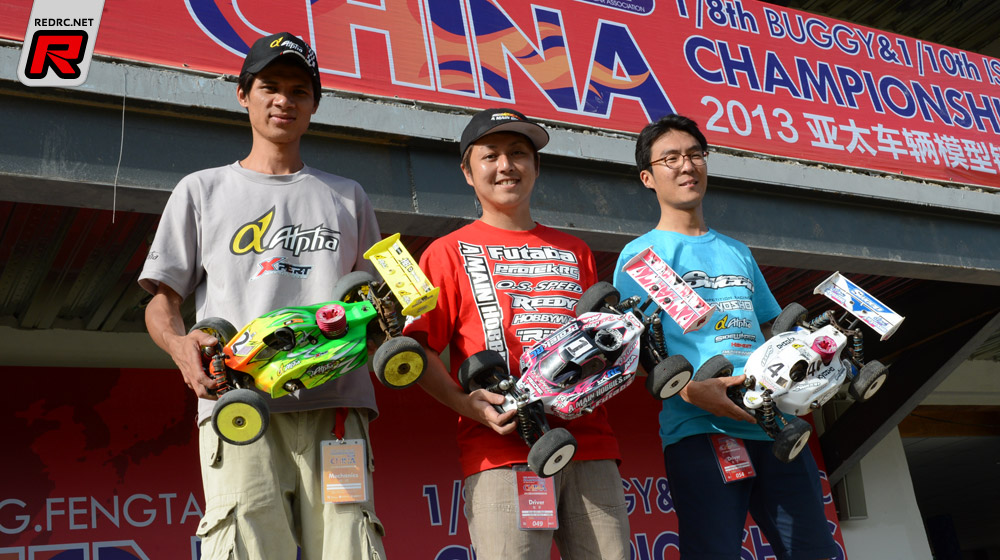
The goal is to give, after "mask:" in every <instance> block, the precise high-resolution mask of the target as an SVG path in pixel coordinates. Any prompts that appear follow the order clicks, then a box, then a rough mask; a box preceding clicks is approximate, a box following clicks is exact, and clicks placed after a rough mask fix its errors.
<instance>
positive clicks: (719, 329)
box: [614, 115, 839, 560]
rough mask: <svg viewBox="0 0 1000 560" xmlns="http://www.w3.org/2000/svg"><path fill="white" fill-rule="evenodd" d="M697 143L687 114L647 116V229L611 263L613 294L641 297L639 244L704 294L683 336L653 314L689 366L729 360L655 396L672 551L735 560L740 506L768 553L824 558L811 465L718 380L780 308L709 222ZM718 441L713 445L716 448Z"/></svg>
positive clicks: (737, 380)
mask: <svg viewBox="0 0 1000 560" xmlns="http://www.w3.org/2000/svg"><path fill="white" fill-rule="evenodd" d="M707 156H708V143H707V141H706V140H705V136H704V134H702V132H701V131H700V130H699V129H698V125H697V124H695V123H694V121H692V120H690V119H688V118H686V117H682V116H679V115H668V116H666V117H663V118H662V119H660V120H659V121H657V122H655V123H651V124H649V125H647V126H646V127H645V128H644V129H643V130H642V132H641V133H640V134H639V138H638V140H637V142H636V148H635V158H636V167H637V168H638V170H639V178H640V179H641V180H642V183H643V185H645V187H646V188H647V189H649V190H651V191H653V193H654V194H655V195H656V200H657V202H658V203H659V206H660V221H659V222H658V223H657V225H656V229H653V230H652V231H650V232H648V233H646V234H644V235H642V236H641V237H639V238H637V239H635V240H634V241H632V242H631V243H629V244H628V245H626V246H625V248H624V249H623V250H622V253H621V255H620V256H619V258H618V264H617V266H616V267H615V278H614V281H615V287H617V288H618V290H619V291H620V292H621V297H622V298H623V299H624V298H627V297H629V296H632V295H640V296H642V297H643V298H644V297H645V292H643V290H642V288H640V287H639V286H638V284H636V283H635V281H634V280H633V279H632V278H631V277H630V276H629V275H628V274H627V273H625V272H623V271H622V267H623V265H624V264H625V263H626V262H627V261H628V260H629V259H631V258H632V257H634V256H635V255H637V254H638V253H640V252H642V251H643V250H644V249H646V248H647V247H652V248H653V251H654V252H656V254H657V255H659V256H660V258H662V259H663V260H665V261H666V262H667V263H668V264H669V265H670V266H671V267H672V268H673V269H674V270H675V271H676V272H677V273H678V274H679V275H680V276H681V277H682V278H684V280H685V281H686V282H687V283H688V284H689V285H690V286H691V287H692V288H694V289H695V291H696V292H697V293H698V295H700V296H701V297H702V298H703V299H704V300H705V301H706V302H708V303H709V304H711V305H715V306H716V307H717V311H716V312H715V315H713V316H712V317H711V320H710V321H709V322H708V323H707V324H706V325H705V326H704V327H702V328H701V329H699V330H697V331H694V332H691V333H688V334H686V335H685V334H683V333H682V329H681V328H680V327H679V326H678V325H677V324H676V323H675V322H674V321H673V320H672V319H670V318H669V317H667V316H666V315H665V314H664V315H663V316H662V317H661V319H662V321H663V327H664V333H665V335H666V342H667V350H668V351H669V352H670V354H683V355H684V357H686V358H687V359H688V361H690V362H691V364H692V365H694V367H695V368H697V367H698V366H699V365H701V364H703V363H705V361H706V360H708V359H709V358H711V357H712V356H715V355H720V354H721V355H723V356H725V357H726V358H728V359H729V360H730V361H731V362H732V364H733V366H734V372H733V376H732V377H724V378H716V379H709V380H707V381H701V382H691V383H689V384H688V385H687V386H686V387H685V388H684V390H682V391H681V393H680V395H681V397H682V399H683V400H682V399H667V400H665V401H663V410H662V412H661V413H660V438H661V440H662V442H663V460H664V465H665V467H666V471H667V480H668V481H669V483H670V491H671V495H672V497H673V502H674V507H675V509H676V511H677V519H678V532H679V537H680V552H681V558H682V559H684V560H690V559H722V558H725V559H731V558H739V557H740V550H741V547H742V542H743V527H744V525H745V522H746V515H747V513H748V512H749V513H750V514H751V515H752V516H753V518H754V521H755V522H756V524H757V525H758V526H759V527H760V528H761V530H762V531H763V532H764V535H765V536H766V537H767V540H768V542H769V543H770V544H771V547H772V548H773V550H774V553H775V554H776V556H777V557H778V559H779V560H786V559H803V560H806V559H808V560H815V559H818V558H831V557H834V556H836V555H837V554H838V552H839V549H838V547H837V545H836V543H834V541H833V537H832V535H831V533H830V530H829V529H828V528H827V522H826V517H825V515H824V511H823V497H822V491H821V487H820V479H819V473H818V470H817V468H816V463H815V461H814V460H813V458H812V456H811V455H810V454H809V453H802V454H800V455H799V456H798V457H797V458H796V459H795V460H794V461H792V462H791V463H788V464H786V463H783V462H781V461H779V460H778V459H777V458H775V456H774V455H773V453H772V452H771V446H772V443H773V441H772V440H771V439H770V437H768V435H767V434H766V433H765V432H764V431H763V430H762V429H761V428H760V427H759V426H757V425H755V423H754V418H753V416H751V415H750V414H748V413H747V412H746V411H745V410H743V409H742V408H740V407H739V406H737V405H736V404H734V403H733V402H732V401H731V400H730V399H729V398H728V397H727V396H726V389H727V388H728V387H730V386H733V385H739V384H741V383H742V382H743V380H744V377H745V376H744V375H743V374H742V373H743V365H744V364H745V363H746V360H747V356H749V355H750V353H751V352H753V350H754V349H755V348H757V347H758V346H760V345H761V343H763V341H764V340H765V339H766V337H767V336H769V335H770V332H769V331H770V328H769V324H768V323H770V321H771V320H773V319H774V318H775V317H776V316H777V315H778V313H779V312H780V311H781V309H780V308H779V306H778V303H777V301H775V299H774V296H772V295H771V292H770V290H769V289H768V287H767V283H766V282H765V281H764V277H763V276H762V275H761V272H760V268H759V267H758V266H757V263H756V261H755V260H754V258H753V255H751V254H750V250H749V249H748V248H747V247H746V245H744V244H743V243H740V242H739V241H736V240H735V239H732V238H730V237H727V236H725V235H722V234H721V233H719V232H717V231H715V230H713V229H710V228H709V227H708V225H707V224H706V223H705V217H704V213H703V212H702V201H703V200H704V198H705V191H706V188H707V185H708V162H707V159H706V158H707ZM720 448H723V449H726V450H727V451H726V452H719V451H717V450H718V449H720ZM734 453H742V454H743V455H744V456H746V457H749V459H750V462H751V464H752V467H751V468H747V469H744V470H743V471H742V472H741V475H742V478H735V477H729V478H735V479H734V480H727V477H726V476H724V474H723V473H724V469H723V468H722V467H723V464H722V462H724V461H725V459H726V456H727V455H729V456H731V455H733V454H734Z"/></svg>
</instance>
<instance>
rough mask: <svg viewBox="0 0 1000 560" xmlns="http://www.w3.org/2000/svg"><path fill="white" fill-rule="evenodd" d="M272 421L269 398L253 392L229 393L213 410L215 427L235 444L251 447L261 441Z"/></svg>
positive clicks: (223, 396)
mask: <svg viewBox="0 0 1000 560" xmlns="http://www.w3.org/2000/svg"><path fill="white" fill-rule="evenodd" d="M269 421H270V412H269V410H268V406H267V398H266V397H264V396H263V395H261V394H260V393H256V392H254V391H251V390H250V389H234V390H232V391H228V392H226V393H225V394H224V395H222V397H220V398H219V400H218V402H216V403H215V408H214V409H213V410H212V428H213V429H214V430H215V433H216V434H218V435H219V437H220V438H222V440H223V441H225V442H226V443H229V444H232V445H249V444H251V443H253V442H255V441H257V440H259V439H260V438H261V437H263V436H264V432H266V431H267V426H268V423H269Z"/></svg>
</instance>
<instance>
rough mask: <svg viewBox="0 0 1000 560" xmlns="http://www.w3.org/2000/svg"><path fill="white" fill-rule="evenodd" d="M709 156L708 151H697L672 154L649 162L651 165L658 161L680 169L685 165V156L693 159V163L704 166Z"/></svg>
mask: <svg viewBox="0 0 1000 560" xmlns="http://www.w3.org/2000/svg"><path fill="white" fill-rule="evenodd" d="M707 157H708V152H695V153H693V154H670V155H667V156H663V157H661V158H660V159H654V160H653V161H651V162H649V165H650V166H654V165H656V164H658V163H662V164H663V165H664V166H666V167H667V169H680V168H681V167H682V166H683V165H684V158H688V160H690V161H691V165H694V166H697V167H702V166H703V165H705V163H706V162H705V158H707Z"/></svg>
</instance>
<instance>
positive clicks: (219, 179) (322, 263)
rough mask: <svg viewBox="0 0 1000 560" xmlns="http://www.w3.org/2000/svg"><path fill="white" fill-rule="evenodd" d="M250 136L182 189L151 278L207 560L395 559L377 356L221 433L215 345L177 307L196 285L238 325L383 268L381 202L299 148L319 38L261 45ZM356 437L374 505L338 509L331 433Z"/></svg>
mask: <svg viewBox="0 0 1000 560" xmlns="http://www.w3.org/2000/svg"><path fill="white" fill-rule="evenodd" d="M236 96H237V100H238V101H239V103H240V105H241V106H243V107H244V108H246V110H247V112H248V115H249V120H250V126H251V129H252V135H253V144H252V146H251V149H250V153H249V154H248V155H247V156H246V157H245V158H244V159H242V160H240V161H237V162H235V163H232V164H230V165H227V166H223V167H218V168H214V169H206V170H203V171H199V172H196V173H193V174H191V175H188V176H187V177H185V178H183V179H182V180H181V181H180V183H178V185H177V187H176V188H175V189H174V191H173V192H172V194H171V196H170V199H169V201H168V202H167V205H166V207H165V208H164V211H163V217H162V218H161V220H160V225H159V228H158V230H157V233H156V237H155V239H154V240H153V243H152V245H151V247H150V251H149V256H148V257H147V259H146V263H145V265H144V267H143V270H142V273H141V274H140V277H139V283H140V285H141V286H142V287H143V288H145V289H146V290H147V291H149V292H150V293H152V294H153V298H152V300H151V301H150V303H149V305H148V306H147V308H146V326H147V328H148V330H149V334H150V337H152V339H153V341H154V342H155V343H156V344H157V345H158V346H159V347H160V348H162V349H163V350H164V351H166V352H167V353H168V354H170V356H171V358H173V360H174V363H176V364H177V367H178V368H179V369H180V371H181V375H182V376H183V378H184V382H185V383H186V384H187V385H188V387H190V388H191V390H192V391H194V393H195V394H196V395H197V396H198V397H199V406H198V425H199V433H200V436H199V437H200V457H201V471H202V483H203V485H204V490H205V517H204V518H203V519H202V522H201V523H200V524H199V527H198V532H197V534H198V536H199V537H201V539H202V543H201V557H202V558H203V559H206V560H214V559H224V558H237V559H254V560H256V559H262V560H263V559H266V560H284V559H288V560H292V559H294V558H296V555H297V549H301V557H302V558H304V559H310V558H317V559H318V558H323V559H324V560H326V559H331V558H344V559H355V558H373V557H377V558H384V557H385V552H384V549H383V547H382V534H383V529H382V526H381V523H380V522H379V521H378V518H377V517H376V516H375V510H374V506H373V497H372V492H371V489H370V487H371V471H372V468H373V467H372V465H373V464H374V463H373V461H372V457H371V446H370V445H369V444H368V423H369V421H370V420H372V419H374V418H375V416H376V415H377V409H376V407H375V396H374V391H373V387H372V382H371V377H370V375H369V374H368V371H367V369H366V367H365V366H362V367H361V368H359V369H360V370H361V371H355V372H349V373H347V374H345V375H343V376H341V377H339V378H337V379H336V380H334V381H331V382H328V383H326V384H324V385H321V386H318V387H314V388H312V389H309V390H304V391H299V392H298V393H297V394H294V395H292V396H288V397H283V398H280V399H276V400H274V401H271V402H270V403H269V404H270V407H271V411H272V414H271V419H270V425H269V427H268V429H267V431H266V432H265V434H264V437H262V438H261V439H260V440H258V441H256V442H254V443H251V444H249V445H245V446H235V445H230V444H228V443H224V442H222V441H221V440H220V439H219V437H218V436H217V435H216V433H215V431H214V430H213V429H212V427H211V423H210V422H209V418H210V417H211V411H212V406H213V404H214V400H212V399H214V397H213V396H211V394H210V391H209V389H210V388H212V387H213V386H214V381H213V380H212V378H211V377H209V376H208V374H207V373H206V372H205V370H204V369H203V367H202V357H201V351H200V348H201V347H202V346H211V345H213V344H215V343H216V339H215V338H213V337H212V336H210V335H209V334H207V333H205V332H203V331H200V330H196V331H193V332H190V333H186V330H185V326H184V323H183V320H182V317H181V312H180V307H181V303H182V302H183V300H184V299H185V298H187V297H188V296H190V295H192V294H193V295H194V303H195V310H196V315H197V318H198V319H199V320H200V319H203V318H206V317H222V318H224V319H227V320H228V321H230V322H231V323H233V324H234V325H236V326H237V327H240V326H242V325H245V324H246V323H248V322H249V321H250V320H252V319H254V318H255V317H258V316H260V315H262V314H264V313H267V312H269V311H271V310H273V309H276V308H279V307H287V306H300V305H309V304H314V303H317V302H322V301H326V300H329V299H330V297H331V293H332V289H333V286H334V284H335V283H336V281H337V279H338V278H340V277H341V276H343V275H345V274H347V273H349V272H351V271H353V270H368V271H371V268H370V265H369V263H368V262H367V261H366V260H365V259H364V257H363V253H364V251H365V250H366V249H367V248H368V247H370V246H371V245H373V244H374V243H376V242H377V241H379V240H380V239H381V236H380V234H379V228H378V224H377V223H376V220H375V213H374V210H373V208H372V205H371V202H370V201H369V200H368V197H367V195H366V194H365V192H364V191H363V190H362V188H361V186H360V185H359V184H358V183H357V182H355V181H352V180H350V179H345V178H343V177H338V176H336V175H331V174H328V173H324V172H322V171H318V170H316V169H312V168H310V167H309V166H307V165H305V164H304V163H303V161H302V158H301V155H300V151H299V144H300V141H301V138H302V135H303V134H304V133H305V132H306V129H307V128H308V127H309V122H310V119H311V117H312V115H313V114H314V113H315V112H316V108H317V107H318V105H319V99H320V79H319V67H318V65H317V63H316V55H315V53H314V52H313V50H312V48H311V47H310V46H309V45H308V44H306V43H305V42H304V41H302V40H301V39H299V38H297V37H295V36H294V35H292V34H290V33H278V34H274V35H271V36H268V37H262V38H261V39H259V40H257V41H256V42H255V43H254V44H253V46H252V47H251V48H250V50H249V52H248V53H247V57H246V60H245V61H244V64H243V68H242V70H241V72H240V77H239V83H238V86H237V90H236ZM334 433H335V434H336V437H338V438H342V439H345V440H359V441H360V442H361V443H362V447H363V448H364V449H365V451H366V455H367V464H366V467H367V468H366V469H365V472H366V477H365V478H366V481H365V482H366V484H367V485H368V487H369V491H368V492H367V500H366V501H361V502H351V503H332V502H331V503H328V499H326V498H325V496H324V491H323V484H322V480H321V478H322V472H323V469H322V465H321V464H320V463H321V456H322V453H321V450H322V447H323V441H324V440H332V439H334V436H333V435H332V434H334Z"/></svg>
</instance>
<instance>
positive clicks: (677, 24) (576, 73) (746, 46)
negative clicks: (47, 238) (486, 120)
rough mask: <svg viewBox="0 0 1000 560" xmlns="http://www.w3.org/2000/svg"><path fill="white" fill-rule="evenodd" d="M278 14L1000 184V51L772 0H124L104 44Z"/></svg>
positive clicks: (415, 58) (408, 69) (292, 22)
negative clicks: (981, 51)
mask: <svg viewBox="0 0 1000 560" xmlns="http://www.w3.org/2000/svg"><path fill="white" fill-rule="evenodd" d="M31 3H32V0H6V1H5V5H4V15H5V17H4V18H2V20H0V37H6V38H12V39H16V40H23V38H24V33H25V29H26V26H27V23H28V21H27V20H28V17H29V13H30V9H31ZM276 31H289V32H292V33H295V34H297V35H300V36H302V37H304V38H306V39H307V40H308V41H309V42H310V43H311V44H313V45H314V46H315V48H316V51H317V55H318V59H319V64H320V67H321V71H322V75H323V84H324V86H325V87H329V88H334V89H338V90H343V91H350V92H358V93H362V94H370V95H378V96H386V97H395V98H402V99H409V100H418V101H427V102H434V103H441V104H446V105H457V106H468V107H477V108H484V107H489V106H495V105H511V104H516V105H517V106H518V107H519V108H520V109H522V110H523V111H524V112H525V113H527V114H529V115H532V116H535V117H538V118H542V119H548V120H552V121H563V122H569V123H574V124H579V125H586V126H592V127H598V128H603V129H610V130H617V131H626V132H638V130H639V129H641V128H642V126H643V125H644V124H645V123H646V122H648V121H649V120H651V119H655V118H658V117H660V116H662V115H664V114H667V113H671V112H676V113H680V114H684V115H688V116H690V117H692V118H694V119H695V120H697V121H698V122H699V123H700V124H701V126H702V128H703V129H704V130H705V132H706V135H707V136H708V139H709V141H710V143H712V144H713V145H717V146H723V147H728V148H735V149H739V150H746V151H750V152H759V153H764V154H768V155H774V156H781V157H788V158H797V159H806V160H812V161H817V162H826V163H831V164H835V165H843V166H849V167H853V168H860V169H871V170H876V171H880V172H888V173H894V174H901V175H906V176H911V177H917V178H925V179H932V180H937V181H945V182H958V183H965V184H973V185H980V186H988V187H994V188H997V187H1000V174H998V173H1000V60H997V59H995V58H992V57H987V56H983V55H977V54H974V53H971V52H966V51H962V50H958V49H953V48H948V47H944V46H941V45H937V44H933V43H928V42H924V41H921V40H918V39H913V38H909V37H904V36H900V35H895V34H892V33H887V32H884V31H879V30H876V29H872V28H868V27H864V26H859V25H855V24H852V23H847V22H842V21H839V20H835V19H831V18H827V17H822V16H816V15H812V14H808V13H805V12H800V11H796V10H792V9H787V8H781V7H778V6H773V5H769V4H765V3H763V2H758V1H756V0H672V1H664V0H660V1H659V2H657V1H656V0H536V1H534V2H523V1H512V0H352V1H350V2H347V1H344V0H311V1H303V0H185V1H184V2H181V1H180V0H176V1H172V2H163V1H161V0H128V1H126V0H107V1H106V4H105V8H104V16H103V19H102V21H101V28H100V33H99V36H98V41H97V45H96V52H97V53H100V54H105V55H112V56H116V57H121V58H126V59H134V60H141V61H149V62H154V63H160V64H166V65H170V66H175V67H183V68H192V69H198V70H205V71H209V72H218V73H226V74H235V73H238V71H239V68H240V64H241V59H242V56H243V55H244V53H245V52H246V51H247V50H248V44H250V43H252V42H253V40H255V39H256V38H258V37H260V36H263V35H266V34H269V33H272V32H276ZM167 94H169V92H167Z"/></svg>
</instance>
